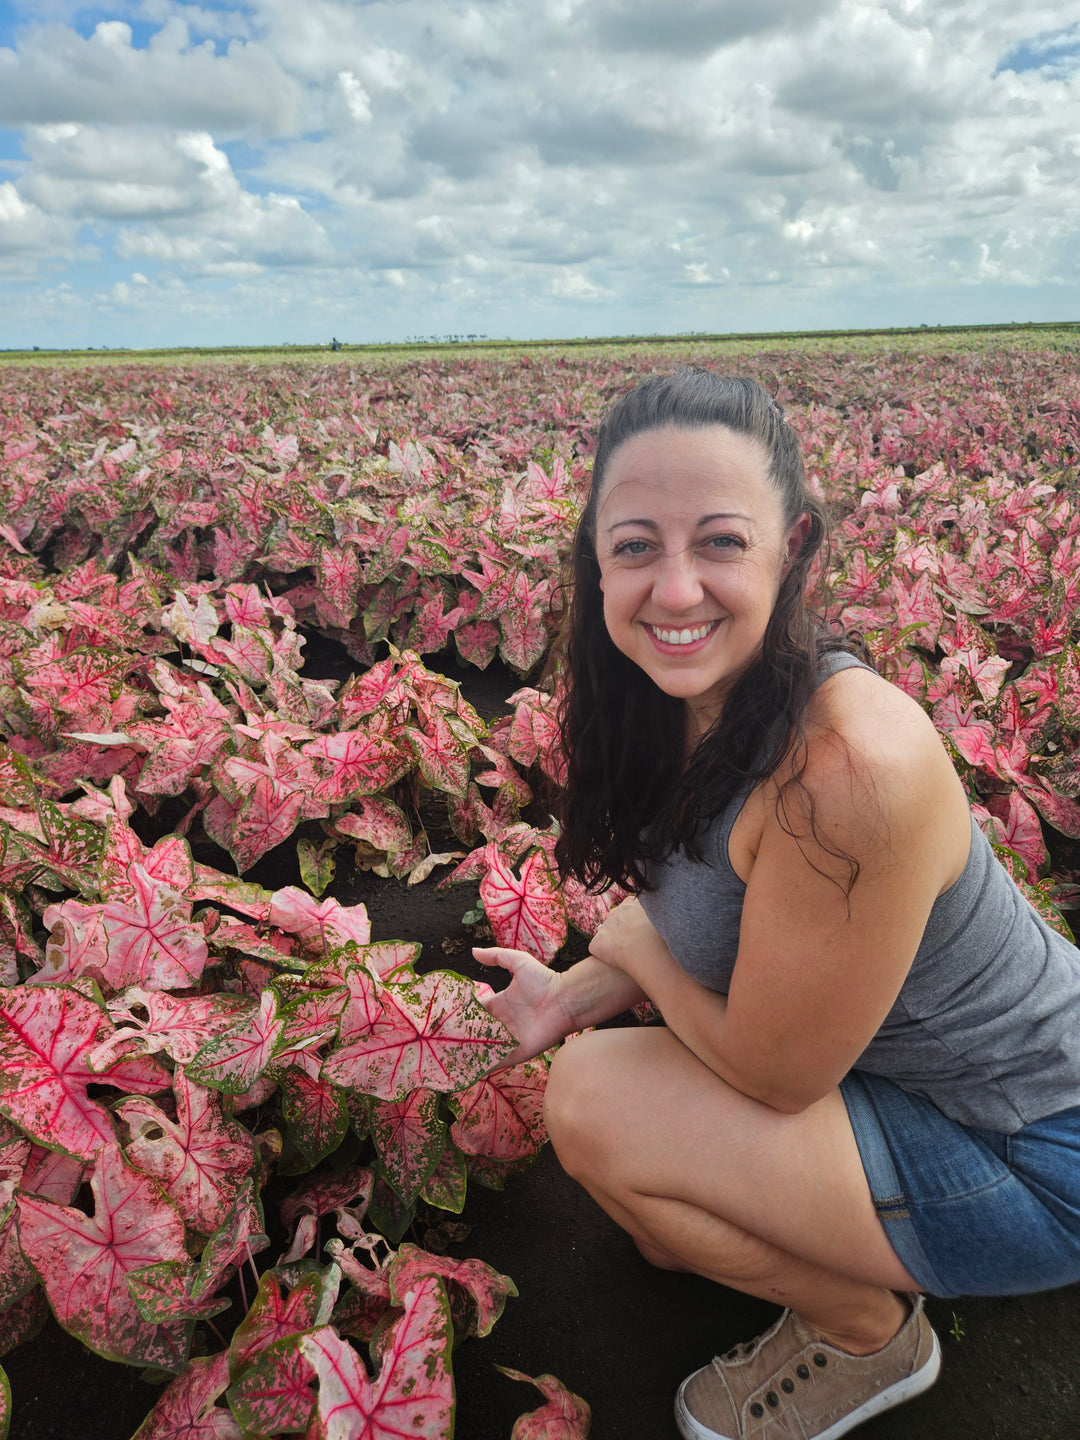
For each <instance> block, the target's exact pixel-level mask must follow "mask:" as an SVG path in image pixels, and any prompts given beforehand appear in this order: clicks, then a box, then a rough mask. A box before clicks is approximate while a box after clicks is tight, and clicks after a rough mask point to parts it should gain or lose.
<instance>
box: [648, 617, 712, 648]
mask: <svg viewBox="0 0 1080 1440" xmlns="http://www.w3.org/2000/svg"><path fill="white" fill-rule="evenodd" d="M713 623H714V622H712V621H710V622H709V624H708V625H698V626H695V628H694V629H693V630H661V629H660V628H659V626H657V625H650V626H649V629H650V630H651V631H652V632H653V634H654V635H655V636H656V638H657V639H658V640H662V641H663V642H664V644H665V645H692V644H693V643H694V641H695V640H704V639H705V636H706V635H708V633H709V631H710V630H711V629H712V628H713Z"/></svg>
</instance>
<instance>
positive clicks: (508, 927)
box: [480, 842, 566, 964]
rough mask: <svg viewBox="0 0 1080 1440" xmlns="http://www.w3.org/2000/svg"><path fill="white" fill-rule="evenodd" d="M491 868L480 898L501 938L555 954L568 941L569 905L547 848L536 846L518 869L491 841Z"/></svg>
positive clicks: (544, 956)
mask: <svg viewBox="0 0 1080 1440" xmlns="http://www.w3.org/2000/svg"><path fill="white" fill-rule="evenodd" d="M484 863H485V864H486V865H487V874H486V875H485V876H484V877H483V879H482V880H481V881H480V898H481V900H483V902H484V913H485V915H486V916H487V918H488V921H489V922H490V924H491V928H492V931H493V932H494V935H495V940H496V943H497V944H499V945H504V946H506V948H507V949H509V950H527V951H529V953H530V954H532V955H535V956H537V958H538V959H540V960H543V961H544V962H545V964H546V963H547V961H549V960H551V959H552V958H553V957H554V956H555V955H556V954H558V952H559V950H560V949H561V948H562V946H563V945H564V944H565V943H566V908H565V906H564V905H563V901H562V897H561V896H560V894H559V891H558V887H557V885H556V883H555V881H554V880H553V878H552V875H551V871H550V869H549V868H548V864H547V860H546V858H545V856H544V854H543V852H542V851H539V850H534V851H533V853H532V854H531V855H530V856H529V858H528V859H527V860H526V861H525V863H524V865H523V866H522V867H521V878H520V879H518V877H517V876H516V875H515V874H514V872H513V871H512V870H511V869H510V867H509V865H507V863H506V861H505V860H504V859H503V857H502V855H501V854H500V852H499V849H498V846H497V845H496V844H495V843H494V842H491V843H490V844H488V846H487V847H486V848H485V850H484Z"/></svg>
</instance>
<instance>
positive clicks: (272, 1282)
mask: <svg viewBox="0 0 1080 1440" xmlns="http://www.w3.org/2000/svg"><path fill="white" fill-rule="evenodd" d="M335 1298H336V1287H335V1286H332V1285H329V1284H328V1283H327V1278H326V1275H325V1274H324V1273H321V1272H319V1271H308V1273H307V1274H306V1275H302V1276H301V1277H300V1279H299V1280H298V1281H297V1283H296V1284H295V1285H294V1286H293V1287H292V1289H291V1290H289V1291H288V1292H287V1293H286V1292H285V1290H284V1288H283V1284H282V1279H281V1276H280V1275H278V1274H276V1273H275V1272H274V1271H273V1270H267V1271H264V1273H263V1274H262V1275H260V1276H259V1290H258V1294H257V1295H256V1296H255V1299H254V1300H253V1301H252V1303H251V1308H250V1309H249V1310H248V1312H247V1314H246V1315H245V1316H244V1318H243V1320H241V1322H240V1324H239V1325H238V1326H237V1327H236V1329H235V1330H234V1331H233V1337H232V1340H231V1341H230V1342H229V1363H230V1366H231V1368H232V1371H233V1374H234V1375H236V1374H239V1373H240V1371H241V1370H243V1368H244V1366H245V1365H247V1364H248V1363H249V1362H250V1361H251V1360H253V1359H254V1358H255V1356H256V1355H258V1354H259V1353H260V1351H262V1350H265V1349H266V1347H267V1346H268V1345H272V1344H273V1343H274V1342H275V1341H276V1340H282V1339H284V1338H285V1337H286V1336H288V1335H299V1334H300V1333H301V1332H302V1331H304V1330H312V1329H314V1328H315V1326H316V1325H325V1324H326V1322H327V1319H328V1318H329V1315H330V1312H331V1311H332V1310H333V1307H334V1301H335Z"/></svg>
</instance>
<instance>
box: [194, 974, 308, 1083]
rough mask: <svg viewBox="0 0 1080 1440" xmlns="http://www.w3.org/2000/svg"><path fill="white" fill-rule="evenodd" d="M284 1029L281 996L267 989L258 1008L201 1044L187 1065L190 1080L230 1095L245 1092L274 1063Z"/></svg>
mask: <svg viewBox="0 0 1080 1440" xmlns="http://www.w3.org/2000/svg"><path fill="white" fill-rule="evenodd" d="M284 1030H285V1021H284V1020H282V1019H281V1018H280V1016H279V1015H278V997H277V995H276V994H275V992H274V991H273V990H264V991H263V992H262V995H261V996H260V997H259V1008H258V1010H256V1011H253V1012H251V1013H249V1014H248V1015H246V1016H245V1017H244V1018H243V1019H242V1020H241V1021H240V1022H239V1023H238V1024H237V1025H234V1026H233V1027H231V1028H230V1029H228V1030H226V1031H225V1033H224V1034H223V1035H216V1036H215V1037H214V1038H213V1039H212V1040H208V1041H207V1042H206V1044H205V1045H203V1046H201V1047H200V1049H199V1051H198V1053H197V1054H196V1055H195V1058H194V1059H193V1060H192V1061H191V1062H190V1064H189V1065H188V1067H187V1073H188V1079H189V1080H192V1081H194V1082H195V1083H196V1084H197V1085H209V1086H210V1087H211V1088H212V1089H214V1090H223V1091H224V1092H225V1093H226V1094H227V1095H241V1094H243V1093H244V1091H245V1090H250V1089H251V1087H252V1085H254V1084H255V1081H256V1080H258V1079H259V1077H260V1076H261V1075H262V1072H263V1071H264V1070H265V1069H266V1067H267V1065H269V1064H270V1063H271V1061H272V1059H273V1055H274V1047H275V1046H276V1045H277V1043H278V1041H279V1040H280V1039H281V1036H282V1034H283V1033H284Z"/></svg>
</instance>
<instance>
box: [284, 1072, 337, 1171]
mask: <svg viewBox="0 0 1080 1440" xmlns="http://www.w3.org/2000/svg"><path fill="white" fill-rule="evenodd" d="M281 1113H282V1116H283V1117H284V1120H285V1123H286V1125H287V1127H288V1132H287V1134H288V1139H289V1140H290V1141H291V1142H292V1144H293V1145H294V1146H295V1148H296V1150H297V1151H298V1152H299V1155H300V1157H301V1160H302V1166H301V1167H300V1168H302V1169H304V1170H312V1169H314V1167H315V1166H316V1165H317V1164H318V1163H319V1161H320V1160H324V1159H325V1158H326V1157H327V1155H332V1154H333V1153H334V1151H335V1150H336V1149H337V1148H338V1146H339V1145H340V1144H341V1142H342V1141H343V1140H344V1139H345V1135H346V1133H347V1132H348V1129H349V1111H348V1107H347V1106H346V1104H345V1094H344V1092H343V1091H342V1090H340V1089H339V1088H338V1087H337V1086H336V1085H331V1083H330V1081H329V1080H322V1079H320V1078H318V1077H313V1076H311V1075H307V1074H305V1073H304V1071H303V1070H298V1069H295V1068H293V1069H290V1070H286V1071H285V1073H284V1074H283V1075H282V1077H281ZM289 1168H291V1167H287V1168H286V1173H288V1169H289Z"/></svg>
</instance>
